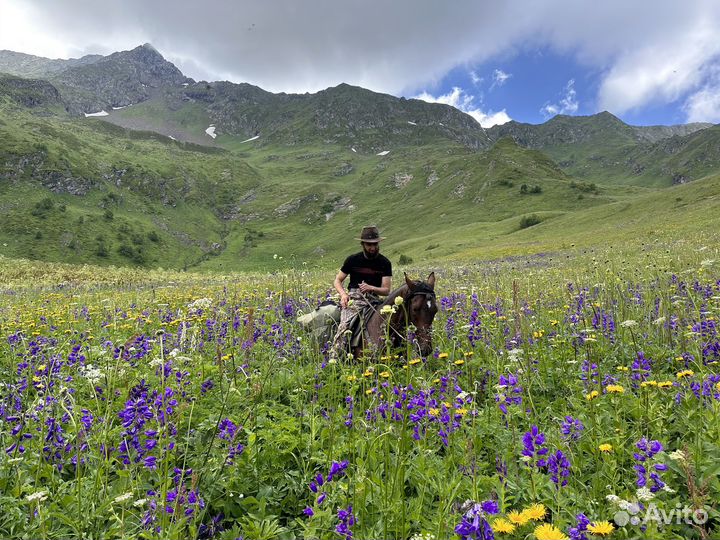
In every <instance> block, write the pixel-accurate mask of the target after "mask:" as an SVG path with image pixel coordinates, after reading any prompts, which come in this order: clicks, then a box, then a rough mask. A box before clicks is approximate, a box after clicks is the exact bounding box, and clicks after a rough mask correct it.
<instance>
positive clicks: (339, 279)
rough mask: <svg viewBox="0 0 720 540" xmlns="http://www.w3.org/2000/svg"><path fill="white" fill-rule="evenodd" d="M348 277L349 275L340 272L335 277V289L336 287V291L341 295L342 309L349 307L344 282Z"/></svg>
mask: <svg viewBox="0 0 720 540" xmlns="http://www.w3.org/2000/svg"><path fill="white" fill-rule="evenodd" d="M346 277H348V275H347V274H346V273H345V272H343V271H342V270H340V271H339V272H338V273H337V276H335V281H334V282H333V287H335V290H336V291H337V292H338V294H339V295H340V307H341V308H343V309H345V308H346V307H347V305H348V298H349V296H348V294H347V292H346V291H345V287H343V281H345V278H346Z"/></svg>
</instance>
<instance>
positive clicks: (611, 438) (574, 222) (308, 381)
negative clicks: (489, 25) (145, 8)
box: [0, 44, 720, 540]
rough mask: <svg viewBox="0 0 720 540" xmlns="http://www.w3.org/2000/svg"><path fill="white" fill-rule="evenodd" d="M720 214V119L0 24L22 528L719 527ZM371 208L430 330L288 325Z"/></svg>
mask: <svg viewBox="0 0 720 540" xmlns="http://www.w3.org/2000/svg"><path fill="white" fill-rule="evenodd" d="M719 213H720V125H714V124H711V123H687V124H680V125H673V126H633V125H629V124H626V123H625V122H623V121H622V120H620V119H619V118H618V117H616V116H614V115H613V114H611V113H609V112H601V113H598V114H594V115H590V116H569V115H556V116H554V117H552V118H551V119H550V120H548V121H547V122H545V123H543V124H527V123H521V122H516V121H510V122H507V123H504V124H502V125H495V126H493V127H489V128H483V127H481V125H480V124H479V123H478V122H477V121H476V120H475V119H474V118H473V117H471V116H470V115H468V114H466V113H464V112H461V111H460V110H458V109H457V108H454V107H452V106H450V105H443V104H438V103H427V102H425V101H421V100H419V99H406V98H398V97H395V96H392V95H389V94H381V93H376V92H373V91H370V90H367V89H364V88H361V87H358V86H352V85H349V84H340V85H338V86H334V87H330V88H327V89H325V90H322V91H319V92H316V93H305V94H289V93H271V92H268V91H265V90H263V89H261V88H259V87H257V86H253V85H250V84H247V83H243V84H235V83H232V82H206V81H195V80H193V79H191V78H189V77H186V76H185V75H184V74H183V73H182V72H181V71H180V70H179V69H178V68H177V67H176V66H175V65H173V64H172V63H171V62H169V61H167V60H166V59H165V58H164V57H163V56H162V55H161V54H160V53H159V52H158V51H157V50H156V49H155V48H154V47H153V46H152V45H149V44H145V45H142V46H139V47H137V48H135V49H132V50H129V51H122V52H115V53H112V54H109V55H106V56H103V55H89V56H84V57H82V58H79V59H73V60H51V59H47V58H42V57H38V56H31V55H28V54H24V53H19V52H11V51H0V216H1V217H0V294H1V295H2V301H1V302H0V338H1V339H0V443H2V447H1V448H2V451H0V508H1V509H2V511H1V512H0V538H53V539H54V538H78V539H79V538H84V539H90V538H92V539H110V538H133V539H134V538H148V539H149V538H158V539H159V538H163V539H165V538H172V539H175V538H177V539H184V538H197V539H209V538H216V539H222V540H234V539H238V538H243V539H246V540H272V539H278V540H291V539H296V538H308V539H315V538H320V539H345V540H350V539H352V538H358V539H374V538H382V539H408V540H410V539H412V540H443V539H455V538H459V539H463V540H465V539H485V540H487V539H491V538H498V539H502V538H511V539H514V538H523V539H524V538H527V539H535V540H551V539H572V540H590V539H594V538H615V539H632V538H664V539H677V540H679V539H699V540H706V539H712V538H719V537H720V514H719V513H718V509H719V506H718V502H719V501H720V479H719V476H718V474H719V473H720V333H719V330H720V329H719V328H718V318H719V317H720V243H719V241H720V232H719V231H720V218H719V217H718V216H719ZM370 224H376V225H377V226H378V227H379V229H380V232H381V234H382V236H383V237H386V240H384V241H383V244H382V250H383V251H382V252H383V254H384V255H385V256H387V257H388V258H389V259H390V260H391V261H392V264H393V267H394V268H393V282H394V283H395V285H396V286H398V285H401V284H403V283H404V278H403V274H404V273H406V274H407V276H408V277H409V278H410V279H413V280H416V279H425V278H426V276H428V275H429V274H430V273H431V272H434V273H435V277H436V283H435V286H434V291H433V294H434V297H433V298H436V300H437V307H438V312H437V314H436V316H435V318H434V321H433V324H432V344H433V347H432V353H431V354H428V355H426V356H421V355H420V353H419V350H420V349H419V346H418V341H417V339H415V338H414V331H416V330H417V328H413V327H410V328H406V334H407V335H408V336H409V338H408V339H407V340H406V341H405V344H404V345H403V346H402V347H400V348H393V347H391V346H390V342H391V340H390V339H389V337H390V336H389V334H390V329H389V327H388V328H386V329H385V331H386V333H387V337H388V339H387V340H386V346H384V347H383V348H382V350H381V351H379V352H377V354H372V351H370V350H368V351H367V352H366V353H365V354H362V355H359V356H358V357H354V356H352V355H350V356H348V358H341V359H340V360H337V361H336V360H332V359H331V356H330V355H329V343H328V341H327V339H325V338H326V336H324V338H323V339H317V337H316V335H314V334H312V333H310V332H308V331H307V329H306V328H304V327H303V325H302V324H301V323H300V322H299V321H298V317H299V316H300V315H302V314H307V313H311V312H313V310H315V309H316V308H317V307H318V306H319V305H321V304H322V303H323V302H325V301H327V300H332V299H334V300H337V295H336V293H335V290H334V289H333V287H332V283H333V278H334V277H335V275H336V273H337V271H338V269H339V268H340V265H341V264H342V261H343V259H344V257H345V256H347V255H348V254H349V253H350V252H351V251H352V250H355V251H357V244H358V241H357V240H356V236H357V235H358V233H359V232H360V230H361V228H362V227H363V226H367V225H370ZM400 300H402V299H400ZM400 300H398V301H396V302H395V303H394V305H392V306H386V307H385V308H383V309H386V310H387V312H388V313H390V312H392V313H396V312H398V311H401V310H407V309H409V308H408V305H407V303H406V302H404V301H400Z"/></svg>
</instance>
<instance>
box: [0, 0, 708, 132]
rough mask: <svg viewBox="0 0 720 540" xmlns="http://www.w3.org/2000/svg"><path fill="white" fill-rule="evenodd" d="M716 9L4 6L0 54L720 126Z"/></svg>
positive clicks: (59, 2) (460, 1) (506, 116)
mask: <svg viewBox="0 0 720 540" xmlns="http://www.w3.org/2000/svg"><path fill="white" fill-rule="evenodd" d="M719 36H720V0H682V1H680V0H629V1H628V0H604V1H603V2H597V0H452V1H450V2H438V1H437V0H393V1H391V2H388V1H387V0H343V1H338V0H303V1H302V2H299V1H298V0H204V1H203V2H197V0H172V1H171V0H153V1H152V2H148V1H147V0H123V2H117V1H115V0H113V1H112V2H111V1H109V0H53V1H52V2H48V1H46V0H0V49H9V50H14V51H20V52H25V53H29V54H35V55H39V56H47V57H52V58H71V57H72V58H76V57H79V56H82V55H84V54H90V53H94V54H109V53H112V52H114V51H119V50H127V49H131V48H134V47H136V46H138V45H140V44H143V43H147V42H149V43H152V44H153V45H154V46H155V48H157V49H158V50H159V51H160V52H161V53H162V54H163V55H164V56H165V58H167V59H168V60H170V61H171V62H173V63H174V64H175V65H177V66H178V67H179V68H180V69H181V70H182V71H183V73H185V74H186V75H188V76H190V77H193V78H194V79H196V80H209V81H213V80H230V81H233V82H247V83H250V84H254V85H257V86H260V87H261V88H263V89H265V90H268V91H271V92H288V93H304V92H317V91H319V90H322V89H324V88H327V87H330V86H335V85H337V84H340V83H343V82H345V83H348V84H353V85H357V86H362V87H364V88H368V89H370V90H374V91H376V92H383V93H388V94H392V95H396V96H405V97H420V98H421V99H425V100H427V101H431V102H432V101H436V102H443V103H449V104H451V105H454V106H456V107H458V108H459V109H461V110H463V111H465V112H467V113H468V114H471V115H472V116H473V117H475V118H476V120H478V122H480V123H481V124H482V125H484V126H489V125H492V124H494V123H502V122H506V121H509V120H511V119H512V120H517V121H520V122H529V123H540V122H543V121H545V120H547V119H548V118H550V117H552V115H554V114H572V115H589V114H594V113H597V112H600V111H603V110H607V111H610V112H611V113H613V114H615V115H616V116H618V117H619V118H621V119H622V120H624V121H625V122H627V123H630V124H635V125H652V124H678V123H685V122H694V121H704V122H713V123H720V37H719Z"/></svg>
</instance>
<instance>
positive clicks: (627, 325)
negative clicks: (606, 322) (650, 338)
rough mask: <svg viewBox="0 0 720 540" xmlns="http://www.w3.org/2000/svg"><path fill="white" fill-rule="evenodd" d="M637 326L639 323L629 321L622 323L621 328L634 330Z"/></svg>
mask: <svg viewBox="0 0 720 540" xmlns="http://www.w3.org/2000/svg"><path fill="white" fill-rule="evenodd" d="M637 325H638V323H637V321H634V320H632V319H628V320H627V321H623V322H621V323H620V326H622V327H623V328H632V327H634V326H637Z"/></svg>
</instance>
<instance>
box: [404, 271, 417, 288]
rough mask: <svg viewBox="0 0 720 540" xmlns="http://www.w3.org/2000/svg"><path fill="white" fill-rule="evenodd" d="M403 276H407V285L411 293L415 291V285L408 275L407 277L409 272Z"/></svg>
mask: <svg viewBox="0 0 720 540" xmlns="http://www.w3.org/2000/svg"><path fill="white" fill-rule="evenodd" d="M403 274H404V275H405V283H406V284H407V286H408V289H409V290H410V291H414V290H415V283H413V282H412V281H411V280H410V278H409V277H408V275H407V272H403Z"/></svg>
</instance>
